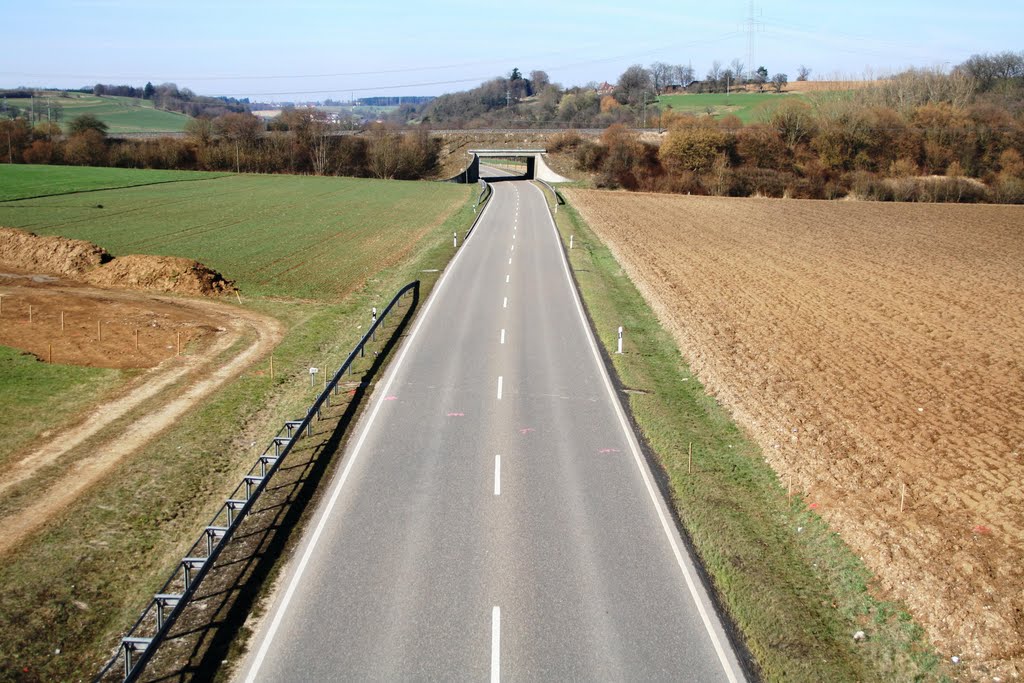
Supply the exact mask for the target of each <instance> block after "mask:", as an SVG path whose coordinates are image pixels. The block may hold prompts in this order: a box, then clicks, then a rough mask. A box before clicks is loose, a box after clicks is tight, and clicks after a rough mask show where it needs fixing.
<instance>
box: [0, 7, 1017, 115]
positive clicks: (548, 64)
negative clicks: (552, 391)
mask: <svg viewBox="0 0 1024 683" xmlns="http://www.w3.org/2000/svg"><path fill="white" fill-rule="evenodd" d="M0 3H2V5H0V7H2V12H0V16H3V24H4V26H5V28H6V30H5V31H4V48H3V53H2V57H0V86H6V87H13V86H17V85H28V86H36V87H41V86H55V87H80V86H83V85H87V84H92V83H96V82H103V83H119V84H120V83H129V84H133V85H143V84H144V83H145V82H146V81H147V80H151V81H153V83H161V82H165V81H173V82H176V83H177V84H178V85H179V86H188V87H190V88H192V89H193V90H194V91H196V92H198V93H201V94H207V95H234V96H240V97H246V96H248V97H254V98H257V99H262V100H273V99H324V98H327V97H335V98H337V97H347V96H348V95H349V94H350V93H354V94H355V95H356V96H357V97H364V96H371V95H397V94H403V95H436V94H440V93H442V92H450V91H454V90H463V89H466V88H469V87H472V86H473V85H475V84H477V83H479V82H480V81H482V80H485V79H487V78H491V77H494V76H498V75H502V74H507V73H508V72H509V71H510V70H511V69H512V67H518V68H519V69H520V70H521V71H522V72H523V73H524V74H526V73H529V71H531V70H533V69H544V70H545V71H547V72H548V73H549V74H550V76H551V78H552V80H554V81H555V82H559V83H562V84H563V85H573V84H583V83H586V82H588V81H602V80H608V81H612V82H614V81H615V79H616V78H617V77H618V75H619V74H620V73H621V72H622V71H623V70H624V69H625V68H626V67H627V66H629V65H630V64H634V63H642V64H644V65H647V64H650V63H651V62H652V61H666V62H670V63H687V62H690V63H692V64H693V67H694V68H695V69H696V71H697V74H698V76H703V74H704V73H705V72H706V71H707V68H708V67H709V66H710V64H711V62H712V60H715V59H717V60H720V61H721V62H723V63H725V64H727V63H728V62H729V61H730V60H732V59H733V58H739V59H740V60H741V61H743V62H744V63H746V61H747V32H746V18H747V15H748V13H749V2H748V1H744V0H720V1H717V2H708V1H707V0H704V1H701V2H695V1H694V0H676V1H674V2H668V1H663V0H644V1H643V2H640V3H636V5H642V7H639V6H636V5H632V6H624V5H617V4H609V3H602V2H582V1H580V0H569V1H568V2H555V1H552V0H548V1H545V2H537V1H536V0H523V1H521V2H502V3H486V2H480V1H478V0H449V1H445V0H437V1H434V2H421V3H419V2H418V3H412V2H405V1H404V0H403V1H398V2H395V1H392V2H372V1H364V2H359V3H352V2H328V1H327V0H295V1H294V2H289V1H288V0H278V1H275V2H267V1H264V0H246V1H242V0H227V1H221V0H206V1H199V2H197V1H194V0H173V1H171V0H78V1H75V0H29V1H27V2H20V1H19V2H14V1H13V0H0ZM755 7H756V10H755V13H756V14H757V19H758V21H759V22H760V27H759V28H760V30H759V31H758V32H757V33H756V35H755V60H754V61H755V62H756V63H757V65H762V64H763V65H764V66H765V67H767V68H768V70H769V72H771V73H776V72H784V73H788V74H789V75H790V78H791V79H793V78H795V74H796V68H797V66H798V65H800V64H806V65H808V66H810V67H811V68H812V69H813V70H814V73H813V75H812V78H827V77H830V76H833V75H841V76H843V77H848V78H857V77H861V76H863V75H865V74H868V75H879V74H883V73H887V72H891V71H893V70H900V69H903V68H905V67H907V66H943V65H946V66H948V65H950V64H957V63H959V62H961V61H963V60H964V59H966V58H967V57H969V56H970V55H971V54H974V53H978V52H998V51H1003V50H1014V51H1019V50H1022V49H1024V40H1022V39H1021V38H1020V35H1021V33H1022V29H1024V3H1022V2H1020V0H1004V1H1001V2H987V3H970V2H963V0H931V1H930V2H924V1H919V0H888V1H883V0H862V1H860V2H855V3H846V2H832V3H829V2H822V1H821V0H815V1H814V2H811V1H810V0H793V1H786V2H783V1H781V0H760V1H758V2H755Z"/></svg>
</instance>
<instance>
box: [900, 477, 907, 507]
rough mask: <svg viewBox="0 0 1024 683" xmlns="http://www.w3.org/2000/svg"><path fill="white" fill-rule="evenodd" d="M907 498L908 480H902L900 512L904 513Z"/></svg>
mask: <svg viewBox="0 0 1024 683" xmlns="http://www.w3.org/2000/svg"><path fill="white" fill-rule="evenodd" d="M906 498H907V484H906V482H902V481H901V482H900V514H901V515H902V514H903V501H905V500H906Z"/></svg>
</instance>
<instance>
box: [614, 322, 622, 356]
mask: <svg viewBox="0 0 1024 683" xmlns="http://www.w3.org/2000/svg"><path fill="white" fill-rule="evenodd" d="M615 353H622V325H619V350H618V351H616V352H615Z"/></svg>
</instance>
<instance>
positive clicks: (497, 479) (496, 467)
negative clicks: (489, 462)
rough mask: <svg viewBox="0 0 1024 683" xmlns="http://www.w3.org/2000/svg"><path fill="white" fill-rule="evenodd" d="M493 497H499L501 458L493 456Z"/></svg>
mask: <svg viewBox="0 0 1024 683" xmlns="http://www.w3.org/2000/svg"><path fill="white" fill-rule="evenodd" d="M494 495H496V496H500V495H501V456H500V455H496V456H494Z"/></svg>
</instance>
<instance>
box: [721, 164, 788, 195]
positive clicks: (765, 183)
mask: <svg viewBox="0 0 1024 683" xmlns="http://www.w3.org/2000/svg"><path fill="white" fill-rule="evenodd" d="M792 184H793V174H792V173H786V172H783V171H773V170H771V169H768V168H738V169H736V170H734V171H733V173H732V187H731V194H732V195H733V196H738V197H751V196H759V197H776V198H781V197H784V196H786V190H787V188H788V187H790V186H791V185H792Z"/></svg>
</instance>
